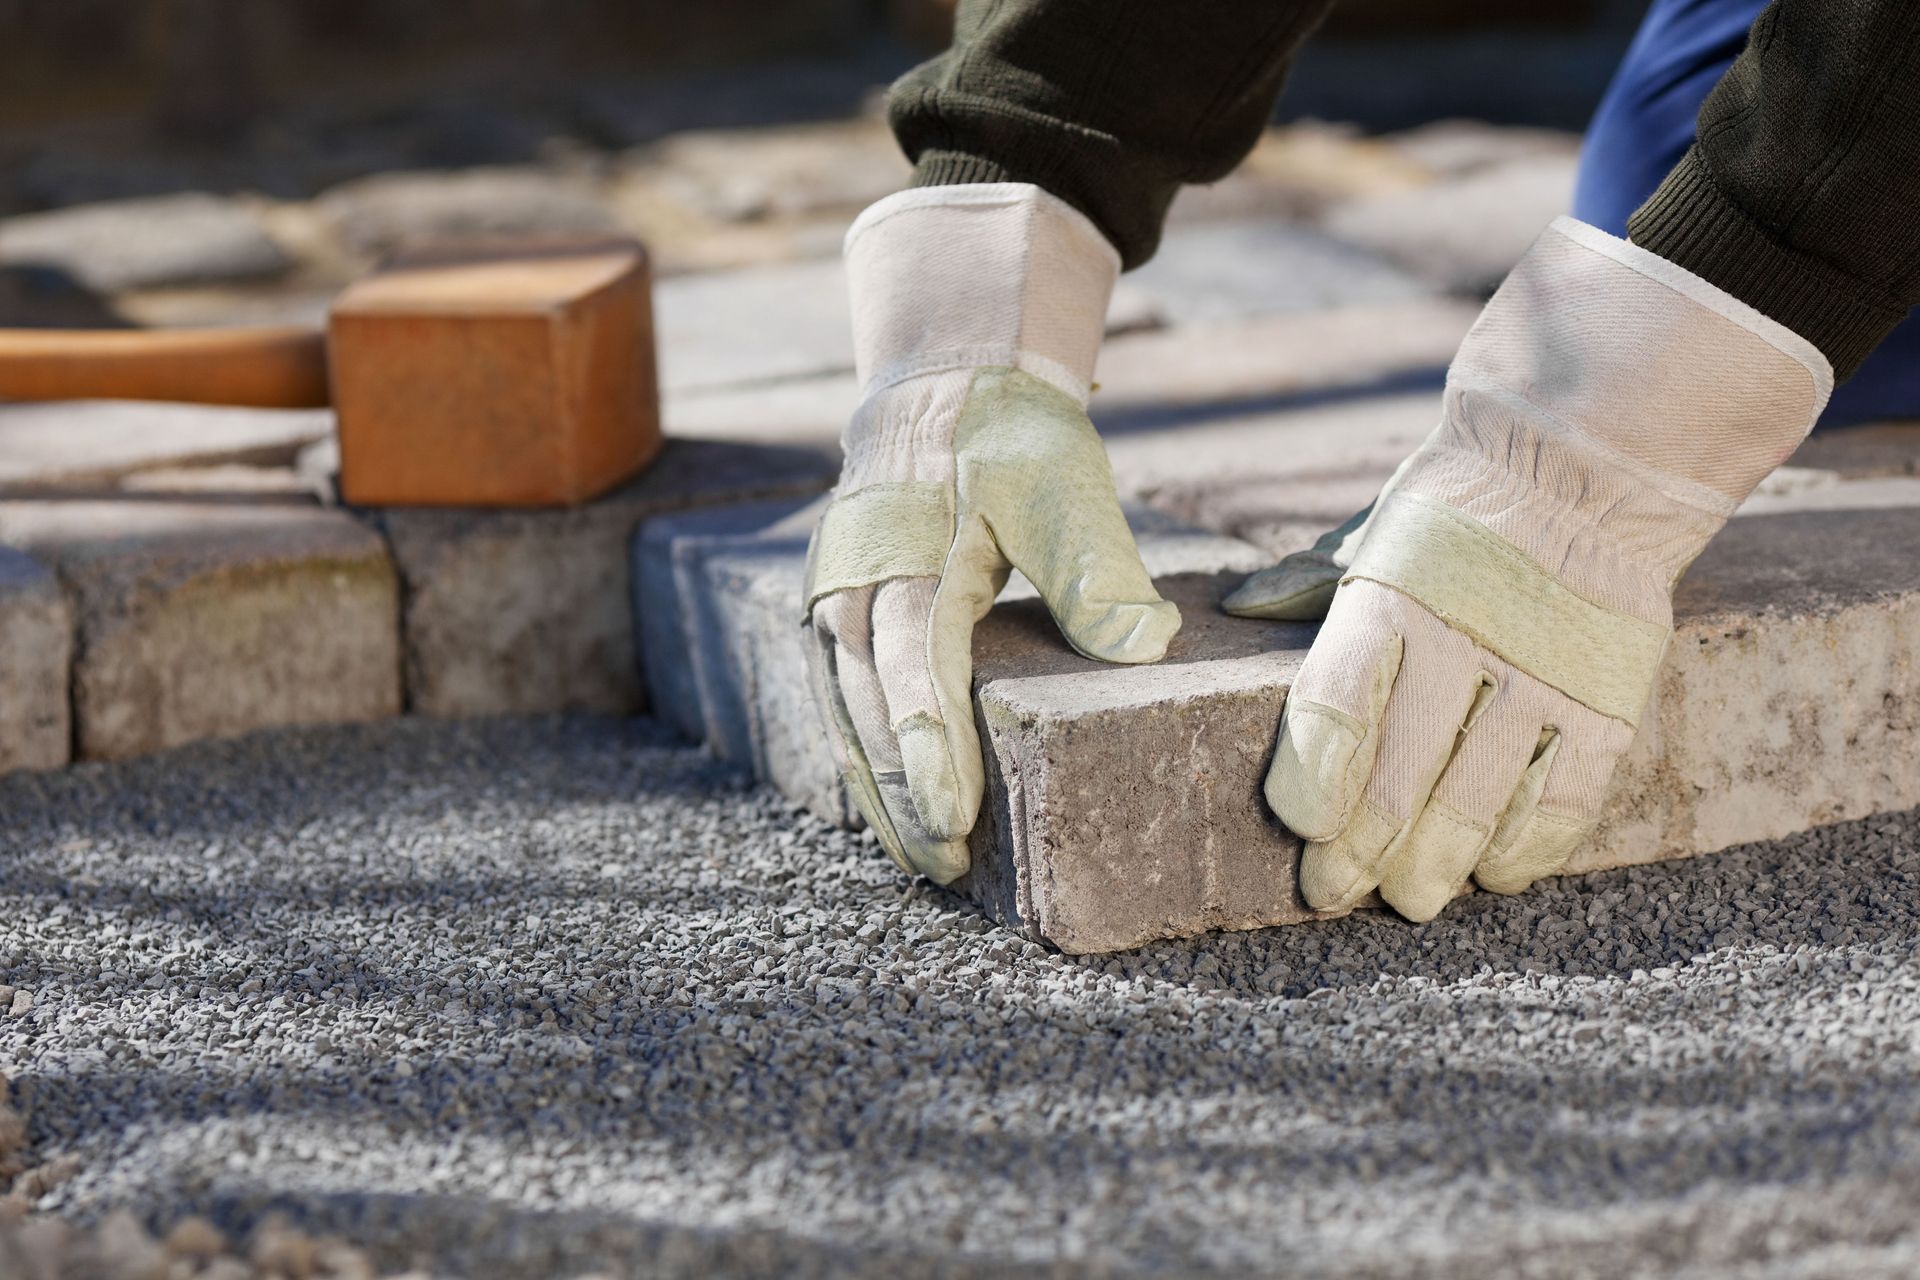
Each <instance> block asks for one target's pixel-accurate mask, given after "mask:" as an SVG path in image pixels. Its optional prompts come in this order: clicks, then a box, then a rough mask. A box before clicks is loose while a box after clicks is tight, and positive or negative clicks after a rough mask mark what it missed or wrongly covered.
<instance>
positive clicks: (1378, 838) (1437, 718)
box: [1268, 581, 1486, 911]
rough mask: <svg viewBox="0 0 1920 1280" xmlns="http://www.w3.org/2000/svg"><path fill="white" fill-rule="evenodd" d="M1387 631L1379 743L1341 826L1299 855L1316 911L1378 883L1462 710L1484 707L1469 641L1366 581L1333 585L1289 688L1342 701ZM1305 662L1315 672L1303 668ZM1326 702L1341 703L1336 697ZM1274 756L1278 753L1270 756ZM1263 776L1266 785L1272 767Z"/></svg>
mask: <svg viewBox="0 0 1920 1280" xmlns="http://www.w3.org/2000/svg"><path fill="white" fill-rule="evenodd" d="M1387 634H1392V635H1397V636H1399V638H1400V642H1401V657H1400V666H1399V671H1398V673H1397V675H1396V676H1395V678H1394V680H1393V683H1392V688H1391V691H1390V693H1389V695H1388V697H1387V699H1386V704H1385V707H1384V709H1383V710H1382V711H1381V712H1380V713H1379V715H1378V716H1377V718H1376V719H1375V721H1374V723H1375V724H1377V726H1378V730H1377V736H1378V742H1377V745H1376V746H1375V747H1374V749H1373V759H1372V767H1371V770H1370V771H1369V773H1368V775H1367V777H1366V781H1365V785H1364V788H1363V789H1362V790H1361V792H1360V795H1359V800H1358V802H1357V803H1356V804H1354V805H1353V808H1352V812H1351V815H1350V816H1349V817H1348V819H1347V821H1346V822H1345V823H1344V825H1343V826H1342V827H1341V829H1340V830H1339V832H1338V833H1337V834H1335V835H1332V836H1330V837H1327V838H1323V839H1317V840H1315V841H1314V843H1312V844H1309V845H1308V846H1307V848H1306V850H1305V851H1304V852H1303V853H1302V854H1301V858H1300V891H1301V893H1302V895H1303V896H1304V897H1305V898H1306V900H1307V902H1308V904H1309V905H1311V906H1313V907H1314V908H1316V909H1317V910H1323V911H1326V910H1339V909H1342V908H1345V907H1350V906H1352V905H1353V904H1354V903H1355V902H1357V901H1359V900H1360V899H1361V898H1362V897H1364V896H1365V895H1366V894H1367V893H1369V892H1370V891H1372V889H1373V888H1374V887H1375V886H1376V885H1378V884H1379V882H1380V876H1381V873H1382V871H1383V870H1384V869H1385V868H1386V867H1387V866H1388V865H1389V864H1390V862H1391V860H1392V858H1393V856H1394V855H1395V854H1396V853H1398V852H1399V847H1400V845H1401V844H1402V843H1403V842H1404V840H1405V838H1406V837H1407V835H1408V834H1409V833H1410V832H1411V828H1412V820H1413V818H1414V817H1415V816H1416V815H1418V814H1419V812H1420V810H1421V809H1422V808H1424V807H1425V805H1426V802H1427V798H1428V796H1429V794H1430V793H1431V792H1432V790H1433V786H1434V783H1435V782H1436V781H1437V780H1438V778H1439V776H1440V774H1441V772H1442V770H1444V769H1445V767H1446V765H1447V762H1448V761H1449V760H1450V759H1451V758H1452V756H1453V751H1454V747H1455V745H1456V743H1457V741H1458V739H1459V736H1460V733H1461V731H1462V728H1463V726H1464V725H1465V724H1466V723H1467V720H1468V717H1469V716H1470V715H1471V714H1473V713H1474V712H1475V710H1476V708H1479V707H1484V706H1485V704H1486V692H1485V691H1486V682H1485V681H1484V680H1483V678H1482V675H1481V667H1482V665H1483V664H1482V662H1481V660H1480V657H1479V654H1478V651H1477V650H1476V648H1475V647H1474V645H1473V643H1472V641H1470V640H1468V639H1467V638H1466V637H1465V636H1462V635H1460V634H1459V633H1457V632H1455V631H1453V630H1452V629H1450V628H1449V627H1448V626H1447V625H1446V624H1445V623H1443V622H1441V621H1440V620H1439V619H1438V618H1436V617H1434V616H1433V615H1432V614H1430V613H1428V612H1427V611H1426V610H1425V609H1422V608H1421V607H1420V606H1419V605H1417V604H1415V603H1413V601H1411V600H1409V599H1408V598H1407V597H1405V596H1403V595H1401V594H1400V593H1399V592H1397V591H1394V590H1392V589H1390V588H1387V587H1382V586H1380V585H1378V584H1377V583H1373V582H1366V581H1359V582H1350V583H1348V584H1347V585H1346V586H1344V587H1342V588H1341V589H1340V596H1339V598H1338V599H1336V600H1335V601H1334V605H1333V610H1332V611H1331V612H1330V613H1329V614H1328V617H1327V625H1326V626H1325V627H1324V628H1322V630H1321V633H1320V637H1319V639H1318V640H1317V641H1315V643H1314V648H1313V651H1312V653H1310V654H1309V655H1308V658H1307V664H1306V666H1303V667H1302V669H1301V673H1300V674H1301V679H1300V683H1299V684H1298V685H1297V686H1296V692H1300V693H1305V694H1309V695H1311V694H1312V693H1316V692H1318V693H1322V695H1323V697H1322V698H1317V699H1314V701H1323V700H1324V698H1326V697H1335V698H1339V697H1343V696H1344V697H1349V698H1350V697H1351V696H1352V693H1353V691H1354V690H1355V689H1356V688H1357V687H1358V682H1357V680H1356V679H1355V678H1354V676H1353V675H1352V674H1351V673H1349V672H1348V671H1347V670H1346V668H1348V667H1349V666H1350V665H1352V666H1356V667H1359V668H1361V669H1363V670H1364V667H1365V666H1366V659H1365V657H1364V655H1366V654H1368V653H1369V652H1370V651H1372V650H1377V648H1378V646H1379V644H1380V637H1381V636H1383V635H1387ZM1329 641H1331V642H1332V643H1331V644H1330V643H1329ZM1356 657H1358V658H1359V661H1358V662H1356V661H1355V659H1356ZM1308 667H1314V668H1315V670H1314V671H1312V672H1309V670H1308V669H1307V668H1308ZM1332 705H1334V706H1336V707H1338V708H1339V709H1340V710H1343V711H1345V710H1347V707H1344V706H1340V705H1339V704H1338V703H1334V704H1332ZM1349 714H1351V713H1350V712H1349ZM1353 718H1354V719H1356V720H1358V719H1359V718H1360V717H1358V716H1355V717H1353ZM1289 727H1291V722H1289ZM1329 736H1330V737H1331V738H1332V739H1333V741H1334V744H1335V749H1336V750H1337V749H1339V748H1341V747H1344V745H1345V741H1344V740H1343V738H1342V737H1341V735H1337V734H1335V735H1329ZM1368 736H1373V735H1371V734H1369V735H1368ZM1364 749H1365V744H1364V739H1363V741H1362V743H1361V744H1360V746H1359V749H1357V750H1355V752H1354V754H1355V755H1356V756H1358V755H1361V754H1362V752H1363V751H1364ZM1279 758H1280V753H1278V752H1276V763H1278V762H1279ZM1302 763H1303V765H1305V766H1306V769H1303V770H1302V771H1301V772H1302V773H1303V774H1304V773H1305V772H1307V770H1309V769H1316V767H1317V772H1319V773H1320V774H1321V775H1322V776H1324V775H1326V774H1330V773H1332V772H1334V771H1335V768H1336V767H1337V765H1338V763H1339V762H1338V761H1337V759H1335V760H1315V759H1313V758H1311V757H1309V756H1304V755H1303V759H1302ZM1354 773H1357V770H1354V769H1352V767H1351V766H1349V768H1348V771H1347V776H1348V777H1349V778H1351V777H1352V776H1353V774H1354ZM1268 783H1269V790H1270V791H1271V790H1272V789H1273V784H1274V777H1273V774H1272V772H1269V774H1268ZM1276 812H1278V808H1277V807H1276ZM1282 820H1283V821H1284V820H1285V819H1284V817H1283V818H1282Z"/></svg>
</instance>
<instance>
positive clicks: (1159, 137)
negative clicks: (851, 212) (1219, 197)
mask: <svg viewBox="0 0 1920 1280" xmlns="http://www.w3.org/2000/svg"><path fill="white" fill-rule="evenodd" d="M1333 2H1334V0H1177V2H1176V0H961V3H960V6H959V13H958V17H957V20H956V23H955V30H954V39H953V46H952V47H951V48H950V49H948V50H947V52H946V53H944V54H942V55H941V56H940V57H938V58H935V59H934V60H933V61H931V62H928V63H925V64H923V65H921V66H919V67H916V68H915V69H914V70H912V71H910V72H908V73H907V75H905V76H904V77H902V78H901V79H900V81H899V82H898V83H896V84H895V85H894V86H893V92H892V94H891V96H890V98H889V99H888V104H887V105H888V115H889V117H890V119H891V121H892V124H893V129H894V133H895V134H896V135H897V136H898V137H899V139H900V144H901V146H903V147H904V148H906V152H907V155H908V156H909V157H910V158H911V159H912V160H913V161H914V166H915V169H914V178H915V182H916V184H917V185H921V186H930V185H936V184H942V183H957V182H1031V183H1033V184H1035V185H1036V186H1040V187H1043V188H1045V189H1046V190H1048V191H1050V192H1052V193H1053V194H1054V195H1056V196H1059V197H1060V198H1061V199H1063V200H1065V201H1067V202H1068V203H1069V204H1071V205H1073V206H1074V207H1076V208H1078V209H1079V210H1080V211H1081V212H1083V213H1085V214H1086V215H1087V216H1088V217H1089V218H1091V219H1093V221H1094V223H1095V224H1096V225H1097V226H1099V227H1100V229H1101V230H1102V231H1104V232H1105V233H1106V235H1107V238H1108V239H1110V240H1112V241H1113V243H1114V244H1115V246H1117V247H1118V248H1119V250H1120V256H1121V260H1122V261H1123V262H1124V263H1125V264H1126V265H1127V266H1128V267H1135V266H1138V265H1140V264H1141V263H1142V262H1145V261H1146V260H1147V259H1148V258H1150V257H1152V256H1153V251H1154V249H1155V248H1156V247H1157V246H1158V244H1159V242H1160V227H1161V223H1162V222H1163V221H1164V220H1165V218H1166V212H1167V206H1168V205H1169V204H1171V203H1172V201H1173V197H1174V194H1175V193H1176V192H1177V191H1178V190H1179V189H1180V187H1181V185H1182V184H1183V183H1188V182H1213V181H1216V180H1218V179H1219V178H1222V177H1224V176H1225V175H1226V174H1227V173H1228V172H1229V171H1230V170H1232V169H1233V167H1234V166H1235V165H1237V164H1238V163H1239V162H1240V161H1241V160H1242V159H1243V158H1244V157H1245V156H1246V154H1247V152H1249V151H1250V150H1252V149H1253V145H1254V143H1255V142H1257V141H1258V140H1259V138H1260V132H1261V130H1262V129H1263V128H1264V127H1265V126H1266V123H1267V120H1268V119H1269V118H1270V117H1271V116H1272V114H1273V106H1274V100H1275V99H1276V98H1277V97H1278V96H1279V93H1280V86H1281V82H1282V81H1283V80H1284V79H1285V78H1286V72H1287V67H1288V65H1289V63H1290V62H1291V61H1292V58H1293V53H1294V50H1295V49H1297V48H1298V47H1299V46H1300V43H1301V42H1302V41H1303V40H1305V39H1306V37H1307V35H1308V34H1309V33H1310V32H1311V31H1312V30H1313V28H1314V27H1315V26H1317V25H1318V24H1319V22H1320V20H1321V18H1322V17H1323V16H1325V14H1326V12H1327V10H1328V9H1330V8H1331V7H1332V6H1333Z"/></svg>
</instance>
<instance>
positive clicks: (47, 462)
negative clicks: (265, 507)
mask: <svg viewBox="0 0 1920 1280" xmlns="http://www.w3.org/2000/svg"><path fill="white" fill-rule="evenodd" d="M332 433H333V413H332V411H331V410H326V409H317V410H307V409H299V410H271V409H238V408H231V407H223V406H212V405H188V404H146V403H135V402H118V401H110V400H74V401H65V402H61V403H56V404H0V494H3V493H6V492H9V491H11V492H15V493H18V492H21V491H23V490H31V489H56V488H104V487H109V486H112V485H114V484H116V483H117V482H119V481H120V480H121V479H123V478H124V477H126V476H128V475H130V474H131V473H133V472H136V471H142V470H146V469H149V468H156V467H183V466H190V467H204V466H215V465H218V464H221V463H247V464H253V465H278V464H284V463H287V462H290V461H291V460H292V459H293V457H294V456H295V455H296V454H297V453H298V452H299V451H300V450H301V449H302V448H304V447H306V446H307V445H310V444H312V443H314V442H315V441H318V440H323V439H326V438H327V437H329V436H330V435H332Z"/></svg>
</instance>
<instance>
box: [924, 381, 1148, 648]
mask: <svg viewBox="0 0 1920 1280" xmlns="http://www.w3.org/2000/svg"><path fill="white" fill-rule="evenodd" d="M955 449H956V452H957V454H958V456H959V457H960V459H961V463H962V477H961V484H960V488H961V493H962V495H963V497H964V498H965V499H966V501H967V502H968V504H969V505H970V506H971V507H972V509H973V510H974V511H975V512H977V513H979V515H980V517H981V518H983V519H984V520H985V522H986V525H987V527H988V529H989V530H990V532H991V539H992V542H993V544H994V546H995V547H996V548H997V553H998V554H1000V555H1003V556H1004V557H1005V559H1006V560H1007V561H1008V562H1010V563H1011V564H1012V565H1013V567H1014V568H1017V569H1019V570H1020V571H1021V572H1022V573H1024V574H1026V575H1027V579H1028V581H1030V582H1032V583H1033V585H1034V588H1035V589H1036V590H1038V591H1039V593H1040V598H1041V599H1043V600H1045V601H1046V603H1047V608H1048V609H1049V610H1051V611H1052V613H1053V618H1054V621H1055V622H1057V623H1058V624H1059V625H1060V632H1061V634H1062V635H1064V636H1065V637H1066V638H1067V643H1068V644H1071V645H1072V646H1073V647H1074V648H1075V649H1077V650H1079V651H1080V652H1081V653H1083V654H1085V655H1087V656H1088V657H1089V658H1098V659H1100V660H1101V661H1103V662H1157V661H1159V660H1160V659H1161V658H1162V657H1164V656H1165V655H1166V651H1167V643H1168V641H1170V640H1172V639H1173V636H1174V633H1175V632H1177V631H1179V630H1180V610H1179V609H1178V608H1176V607H1175V606H1174V605H1173V604H1171V603H1170V602H1168V601H1166V600H1162V599H1161V598H1160V593H1159V592H1158V591H1157V590H1155V589H1154V585H1153V578H1152V577H1151V576H1150V575H1149V574H1148V573H1147V567H1146V565H1145V564H1143V563H1142V562H1141V560H1140V549H1139V547H1137V546H1136V545H1135V544H1134V541H1133V530H1132V529H1130V528H1128V527H1127V518H1126V516H1125V515H1123V514H1122V513H1121V510H1120V499H1119V497H1118V496H1117V495H1116V494H1115V492H1114V487H1113V468H1112V467H1111V466H1110V465H1109V464H1108V462H1107V454H1106V450H1105V449H1103V448H1102V447H1101V445H1100V437H1099V436H1098V435H1096V434H1095V433H1094V430H1093V424H1092V423H1090V422H1088V421H1087V416H1086V412H1085V410H1084V409H1083V408H1082V407H1081V405H1080V404H1079V402H1078V401H1075V400H1074V399H1072V398H1071V397H1069V396H1066V395H1064V394H1062V393H1061V392H1060V391H1058V390H1057V389H1055V388H1053V387H1051V386H1049V385H1048V384H1046V383H1044V382H1042V381H1040V380H1039V379H1036V378H1030V377H1027V376H1026V375H1024V374H1019V373H1009V374H1007V375H1005V376H1000V377H989V376H986V375H983V376H982V377H981V378H979V379H977V380H976V381H975V384H974V388H973V391H972V393H971V394H970V395H969V397H968V400H967V408H966V411H965V413H964V414H963V416H962V420H961V422H960V425H959V427H958V428H957V430H956V433H955ZM964 536H965V531H964V530H963V531H962V537H964ZM980 551H981V552H982V554H984V553H985V548H984V547H982V548H980ZM962 552H963V549H962V548H960V547H957V546H956V548H955V554H954V556H953V557H950V558H949V572H951V569H952V566H953V560H954V559H955V558H959V557H961V556H962Z"/></svg>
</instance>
